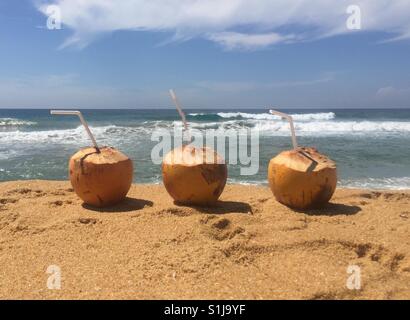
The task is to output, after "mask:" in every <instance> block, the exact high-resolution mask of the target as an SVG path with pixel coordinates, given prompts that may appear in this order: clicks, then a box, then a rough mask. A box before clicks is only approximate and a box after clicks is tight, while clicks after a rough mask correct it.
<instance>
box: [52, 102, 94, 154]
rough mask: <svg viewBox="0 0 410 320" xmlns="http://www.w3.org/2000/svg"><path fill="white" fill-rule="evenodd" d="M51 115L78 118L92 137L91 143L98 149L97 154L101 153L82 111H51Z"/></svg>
mask: <svg viewBox="0 0 410 320" xmlns="http://www.w3.org/2000/svg"><path fill="white" fill-rule="evenodd" d="M50 114H52V115H64V116H66V115H70V116H78V117H79V118H80V121H81V123H82V124H83V126H84V128H85V131H87V134H88V136H89V137H90V139H91V141H92V142H93V145H94V148H95V149H97V152H100V148H99V147H98V145H97V142H96V141H95V138H94V136H93V134H92V133H91V130H90V128H89V127H88V124H87V122H86V121H85V119H84V117H83V115H82V114H81V112H80V111H74V110H73V111H72V110H50Z"/></svg>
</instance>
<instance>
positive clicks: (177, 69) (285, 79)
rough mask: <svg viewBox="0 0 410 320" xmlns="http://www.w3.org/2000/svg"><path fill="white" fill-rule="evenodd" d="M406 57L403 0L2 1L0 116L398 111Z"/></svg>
mask: <svg viewBox="0 0 410 320" xmlns="http://www.w3.org/2000/svg"><path fill="white" fill-rule="evenodd" d="M352 5H353V6H354V7H353V8H352V7H351V6H352ZM349 7H350V9H348V8H349ZM357 8H359V9H360V12H359V11H358V9H357ZM352 10H353V11H352ZM359 13H360V14H359ZM59 17H60V18H61V19H59ZM358 17H359V18H358ZM59 26H60V27H61V28H60V29H59V28H58V27H59ZM352 26H353V27H352ZM56 27H57V28H56ZM409 57H410V1H408V0H350V1H346V0H337V1H328V0H310V1H307V0H254V1H248V0H224V1H221V0H122V1H115V0H47V1H46V0H44V1H43V0H19V1H15V0H0V108H56V107H57V108H162V107H171V106H172V101H171V100H170V97H169V94H168V89H170V88H173V89H174V90H175V91H176V93H177V95H178V97H179V99H180V101H181V103H182V104H183V106H184V107H186V108H233V109H234V108H266V107H270V106H272V107H277V108H305V107H306V108H403V107H410V58H409Z"/></svg>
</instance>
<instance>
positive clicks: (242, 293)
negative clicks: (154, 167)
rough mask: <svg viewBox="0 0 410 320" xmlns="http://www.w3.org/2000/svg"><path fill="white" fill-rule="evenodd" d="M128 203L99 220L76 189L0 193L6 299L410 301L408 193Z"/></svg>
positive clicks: (159, 195) (147, 197)
mask: <svg viewBox="0 0 410 320" xmlns="http://www.w3.org/2000/svg"><path fill="white" fill-rule="evenodd" d="M128 196H129V197H128V198H127V200H126V201H125V202H124V203H122V204H120V205H117V206H116V207H112V208H109V209H101V210H95V209H92V208H90V207H87V206H83V205H82V202H81V201H80V200H79V199H78V197H77V196H76V195H75V193H74V192H73V191H72V189H71V186H70V184H69V183H68V182H50V181H19V182H5V183H1V184H0V266H1V268H0V273H1V276H0V298H3V299H11V298H17V299H21V298H23V299H28V298H35V299H55V298H57V299H67V298H74V299H111V298H114V299H123V298H131V299H169V298H170V299H282V298H285V299H290V298H293V299H352V298H353V299H364V298H369V299H383V298H387V299H398V298H404V299H410V192H407V191H406V192H375V191H373V192H372V191H364V190H337V191H336V193H335V196H334V197H333V199H332V203H331V204H329V205H328V206H326V207H325V208H324V209H321V210H311V211H307V212H303V213H302V212H296V211H293V210H291V209H289V208H287V207H285V206H283V205H281V204H279V203H278V202H276V201H275V200H274V198H273V196H272V193H271V191H270V190H269V188H268V187H255V186H238V185H228V186H227V187H226V189H225V191H224V193H223V194H222V197H221V201H220V202H219V203H218V205H217V206H216V207H214V208H199V207H183V206H177V205H175V204H174V203H173V202H172V200H171V198H170V197H169V195H168V194H167V193H166V191H165V189H164V187H163V186H162V185H133V186H132V187H131V190H130V192H129V194H128ZM50 265H56V266H58V267H59V268H60V270H61V289H54V290H51V289H48V287H47V281H48V280H49V277H50V274H48V273H47V272H46V270H47V268H48V267H49V266H50ZM349 265H356V266H359V267H360V275H361V289H360V290H350V289H348V288H347V286H346V281H347V279H348V277H349V274H348V273H347V268H348V266H349Z"/></svg>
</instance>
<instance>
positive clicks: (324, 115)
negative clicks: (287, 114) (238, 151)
mask: <svg viewBox="0 0 410 320" xmlns="http://www.w3.org/2000/svg"><path fill="white" fill-rule="evenodd" d="M189 115H190V116H193V117H200V116H207V115H217V116H219V117H221V118H224V119H236V118H242V119H254V120H280V119H281V118H280V117H278V116H276V115H272V114H269V113H246V112H218V113H214V114H212V113H210V114H209V113H208V114H206V113H190V114H189ZM292 117H293V119H294V120H296V121H311V120H323V121H326V120H332V119H335V117H336V115H335V114H334V113H333V112H319V113H305V114H292Z"/></svg>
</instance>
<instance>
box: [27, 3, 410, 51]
mask: <svg viewBox="0 0 410 320" xmlns="http://www.w3.org/2000/svg"><path fill="white" fill-rule="evenodd" d="M34 1H36V2H37V6H38V8H39V10H40V11H42V12H43V13H44V14H46V8H47V5H51V4H54V5H59V6H60V8H61V13H62V20H63V21H62V22H63V25H64V27H66V28H70V29H72V30H73V31H74V33H73V35H72V37H71V38H69V39H67V41H66V42H65V44H64V45H79V46H84V45H87V44H88V43H89V42H90V41H91V40H92V39H93V38H94V36H96V35H98V34H102V33H105V32H111V31H117V30H135V31H152V32H158V31H167V32H172V33H174V35H175V36H174V37H173V39H179V40H186V39H191V38H194V37H201V38H206V39H208V40H211V41H215V42H217V43H219V44H221V45H223V46H224V47H225V48H226V49H245V50H250V49H258V48H263V47H266V46H269V45H273V44H276V43H281V42H289V40H292V39H293V40H295V41H296V40H298V41H300V40H312V39H319V38H323V37H328V36H335V35H339V34H344V33H349V32H359V31H357V30H355V31H352V30H348V29H347V27H346V20H347V18H348V14H347V12H346V9H347V7H348V6H349V5H351V4H352V1H351V0H338V1H329V0H293V1H291V0H252V1H250V0H200V1H198V0H121V1H118V0H117V1H115V0H34ZM353 2H354V4H355V5H358V6H359V7H360V8H361V12H362V19H361V21H362V31H381V32H386V33H388V34H389V37H391V38H392V39H396V40H402V39H408V38H410V1H409V0H355V1H353ZM243 30H246V31H243ZM285 30H292V31H285ZM386 37H387V36H386Z"/></svg>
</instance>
